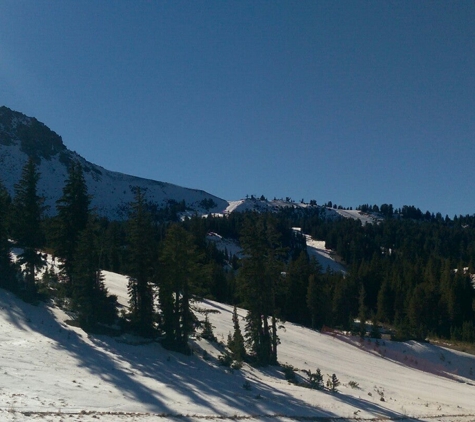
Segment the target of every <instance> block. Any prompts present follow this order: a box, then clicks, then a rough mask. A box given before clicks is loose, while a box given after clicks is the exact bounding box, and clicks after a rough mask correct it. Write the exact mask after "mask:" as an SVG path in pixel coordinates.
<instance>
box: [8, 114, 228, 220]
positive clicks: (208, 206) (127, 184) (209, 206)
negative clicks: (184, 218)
mask: <svg viewBox="0 0 475 422" xmlns="http://www.w3.org/2000/svg"><path fill="white" fill-rule="evenodd" d="M28 157H32V158H33V159H34V160H35V162H36V164H37V165H38V166H39V171H40V173H41V179H40V182H39V186H38V190H39V194H40V195H42V196H44V197H45V205H47V206H49V213H52V214H54V212H55V203H56V200H57V199H58V198H59V197H60V196H61V194H62V188H63V186H64V181H65V179H66V177H67V169H68V164H69V163H70V162H71V160H77V161H79V162H80V163H81V165H82V168H83V170H84V175H85V179H86V182H87V186H88V190H89V194H90V195H92V196H93V199H92V206H93V207H94V208H95V209H96V210H97V212H98V213H99V214H100V215H103V216H107V217H109V218H112V219H117V218H124V214H123V210H124V207H125V206H126V205H127V203H129V202H130V201H132V199H133V193H132V190H131V188H132V187H135V186H139V187H141V188H142V189H146V190H147V193H146V196H147V199H148V200H149V201H151V202H153V203H156V204H157V205H158V206H159V207H164V206H166V205H167V204H168V203H169V202H170V201H175V202H181V201H185V203H186V205H187V207H189V208H191V209H192V210H194V211H197V212H208V211H209V212H222V211H224V209H226V207H227V206H228V202H227V201H225V200H223V199H220V198H218V197H216V196H214V195H211V194H208V193H206V192H204V191H202V190H197V189H188V188H183V187H180V186H176V185H173V184H170V183H163V182H158V181H154V180H149V179H143V178H139V177H135V176H129V175H126V174H123V173H118V172H113V171H109V170H106V169H104V168H102V167H100V166H98V165H95V164H92V163H90V162H88V161H87V160H85V159H84V158H83V157H81V156H80V155H78V154H77V153H75V152H72V151H70V150H68V149H67V148H66V146H65V145H64V144H63V141H62V139H61V137H60V136H59V135H58V134H56V133H55V132H53V131H52V130H50V129H49V128H48V127H47V126H45V125H44V124H43V123H41V122H39V121H38V120H36V119H35V118H32V117H27V116H25V115H24V114H22V113H18V112H15V111H12V110H10V109H9V108H7V107H0V179H1V180H2V182H3V183H4V184H5V186H6V188H7V189H8V190H9V192H10V193H13V191H14V185H15V184H16V183H17V182H18V180H19V179H20V177H21V171H22V168H23V166H24V164H25V163H26V161H27V160H28Z"/></svg>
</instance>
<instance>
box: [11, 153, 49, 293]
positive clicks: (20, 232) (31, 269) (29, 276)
mask: <svg viewBox="0 0 475 422" xmlns="http://www.w3.org/2000/svg"><path fill="white" fill-rule="evenodd" d="M39 178H40V175H39V173H38V171H37V169H36V165H35V163H34V161H33V159H31V158H30V159H29V160H28V162H27V163H26V165H25V166H24V168H23V171H22V176H21V179H20V181H19V182H18V183H17V184H16V185H15V197H14V200H13V207H14V212H15V218H14V219H13V229H14V231H13V232H14V237H15V240H16V242H17V245H18V246H19V247H20V248H22V249H23V251H22V253H21V254H20V255H19V256H18V261H19V263H20V264H21V265H23V266H24V270H23V273H24V283H25V293H26V298H27V299H29V300H32V299H34V297H35V295H36V292H37V286H36V282H35V279H36V273H37V271H38V270H39V269H41V268H42V267H43V266H44V265H45V258H44V256H43V254H42V253H41V252H40V251H39V249H40V248H42V247H43V246H44V242H45V239H44V234H43V231H42V228H41V219H42V213H43V205H42V204H43V198H41V197H40V196H38V194H37V185H38V181H39Z"/></svg>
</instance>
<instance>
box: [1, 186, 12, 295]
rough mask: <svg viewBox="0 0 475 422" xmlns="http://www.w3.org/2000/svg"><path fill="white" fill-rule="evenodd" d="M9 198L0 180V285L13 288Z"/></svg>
mask: <svg viewBox="0 0 475 422" xmlns="http://www.w3.org/2000/svg"><path fill="white" fill-rule="evenodd" d="M10 205H11V198H10V195H9V194H8V192H7V190H6V189H5V187H4V186H3V183H2V182H1V181H0V287H3V288H6V289H9V290H15V284H16V283H15V281H16V280H15V274H14V268H13V263H12V259H11V254H10V247H11V245H10V241H9V227H8V221H9V212H10Z"/></svg>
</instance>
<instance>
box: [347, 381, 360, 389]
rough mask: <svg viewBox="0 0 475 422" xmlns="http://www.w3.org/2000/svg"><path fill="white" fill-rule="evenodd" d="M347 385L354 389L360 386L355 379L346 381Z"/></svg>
mask: <svg viewBox="0 0 475 422" xmlns="http://www.w3.org/2000/svg"><path fill="white" fill-rule="evenodd" d="M348 385H349V386H350V387H351V388H355V389H358V388H360V385H359V384H358V383H357V382H356V381H350V382H349V383H348Z"/></svg>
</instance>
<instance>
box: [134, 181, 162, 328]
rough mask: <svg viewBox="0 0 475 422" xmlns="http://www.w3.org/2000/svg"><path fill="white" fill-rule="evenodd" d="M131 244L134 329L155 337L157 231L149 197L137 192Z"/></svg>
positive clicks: (137, 189) (140, 191)
mask: <svg viewBox="0 0 475 422" xmlns="http://www.w3.org/2000/svg"><path fill="white" fill-rule="evenodd" d="M128 242H129V268H128V274H129V285H128V290H129V303H130V312H131V320H132V326H133V328H134V330H135V331H136V332H137V333H139V334H140V335H143V336H146V337H149V336H152V335H153V330H154V325H153V319H154V317H153V314H154V309H153V290H152V278H153V275H154V268H153V263H154V260H153V258H154V255H155V254H156V248H155V245H154V241H153V227H152V221H151V217H150V213H149V212H148V211H147V207H146V200H145V194H144V192H143V190H142V189H140V188H138V187H137V188H135V196H134V202H133V203H132V204H131V214H130V217H129V221H128Z"/></svg>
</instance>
